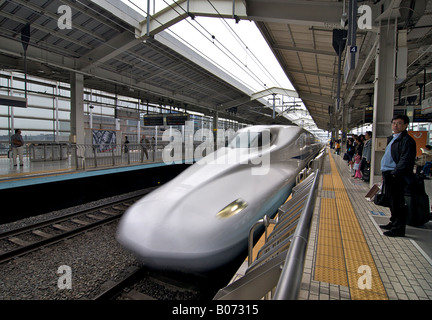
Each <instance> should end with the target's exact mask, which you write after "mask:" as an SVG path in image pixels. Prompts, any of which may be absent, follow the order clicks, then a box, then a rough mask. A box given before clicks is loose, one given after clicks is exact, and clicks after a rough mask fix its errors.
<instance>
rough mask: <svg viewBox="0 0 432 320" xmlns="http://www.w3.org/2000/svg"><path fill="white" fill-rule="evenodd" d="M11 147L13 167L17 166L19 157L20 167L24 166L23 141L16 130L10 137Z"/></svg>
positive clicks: (19, 132)
mask: <svg viewBox="0 0 432 320" xmlns="http://www.w3.org/2000/svg"><path fill="white" fill-rule="evenodd" d="M11 146H12V161H13V165H14V167H16V166H17V160H16V158H17V156H18V157H19V161H20V167H22V166H23V165H24V139H23V137H22V135H21V130H20V129H16V130H15V134H13V135H12V136H11Z"/></svg>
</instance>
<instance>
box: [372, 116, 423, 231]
mask: <svg viewBox="0 0 432 320" xmlns="http://www.w3.org/2000/svg"><path fill="white" fill-rule="evenodd" d="M391 124H392V130H393V135H392V136H390V137H388V138H387V147H386V150H385V153H384V156H383V158H382V159H381V171H382V176H383V184H384V186H385V192H386V195H387V197H388V198H389V199H390V211H391V217H390V223H389V224H387V225H381V226H380V227H381V228H382V229H385V230H387V231H386V232H384V235H386V236H389V237H404V236H405V227H406V222H407V216H408V208H407V206H406V205H405V198H404V192H405V188H406V186H407V185H408V184H412V183H414V181H415V175H414V172H413V170H414V163H415V158H416V153H417V151H416V143H415V141H414V139H413V138H412V137H410V135H409V134H408V132H407V130H406V129H407V127H408V125H409V118H408V117H407V116H405V115H397V116H394V117H393V119H392V122H391Z"/></svg>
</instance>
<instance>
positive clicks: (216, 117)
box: [213, 111, 219, 150]
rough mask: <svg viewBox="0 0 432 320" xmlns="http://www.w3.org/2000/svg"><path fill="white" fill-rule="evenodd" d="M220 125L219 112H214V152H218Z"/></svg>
mask: <svg viewBox="0 0 432 320" xmlns="http://www.w3.org/2000/svg"><path fill="white" fill-rule="evenodd" d="M218 123H219V111H214V112H213V139H214V140H213V142H214V144H213V145H214V150H217V147H218V143H217V142H218V141H217V138H218Z"/></svg>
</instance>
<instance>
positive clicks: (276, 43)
mask: <svg viewBox="0 0 432 320" xmlns="http://www.w3.org/2000/svg"><path fill="white" fill-rule="evenodd" d="M245 2H246V8H247V16H248V17H249V19H252V20H254V21H255V22H256V23H257V26H258V28H259V29H260V31H261V33H262V34H263V36H264V38H265V39H266V41H267V43H268V44H269V46H270V47H271V49H272V50H273V52H274V54H275V56H276V58H277V59H278V61H279V63H280V64H281V66H282V68H283V69H284V71H285V73H286V75H287V76H288V78H289V79H290V81H291V83H292V84H293V86H294V88H295V90H296V91H297V92H298V94H299V97H300V98H301V99H302V101H303V102H304V104H305V106H306V108H307V109H308V111H309V113H310V114H311V116H312V118H313V120H314V121H315V123H316V125H317V126H318V128H320V129H323V130H329V131H330V130H331V124H330V114H329V107H330V106H331V107H333V108H334V107H335V99H336V97H337V71H338V55H337V54H336V51H335V49H334V48H333V45H332V38H333V29H342V26H341V18H342V14H343V12H347V11H348V3H349V2H350V1H349V0H345V1H340V0H312V1H297V0H283V1H278V0H272V1H267V0H246V1H245ZM357 4H358V6H360V5H367V6H369V7H370V8H371V9H372V10H371V13H372V29H371V30H368V29H366V28H363V29H360V28H358V29H357V35H356V46H357V58H358V62H357V66H356V68H355V70H354V71H352V72H350V73H346V74H343V76H342V81H341V94H340V97H341V99H342V101H343V102H342V103H343V104H345V105H346V106H347V107H348V109H347V110H348V113H349V117H348V123H347V128H348V129H351V128H353V127H356V126H358V125H361V124H363V123H364V111H365V109H366V108H367V107H368V106H370V104H371V102H372V105H373V92H374V82H375V52H376V49H377V38H378V37H377V32H378V29H377V27H378V26H379V24H380V21H381V23H382V24H386V23H387V22H388V20H389V19H390V20H391V19H392V18H397V26H398V30H406V48H407V63H406V71H407V74H406V77H405V78H403V79H402V80H400V81H399V82H397V83H396V86H395V101H394V105H395V109H396V108H404V106H405V102H404V99H405V101H406V98H407V97H410V96H417V99H415V101H414V104H416V105H417V104H419V103H421V100H422V98H421V97H420V87H419V84H425V83H426V84H428V83H430V82H431V80H432V76H431V69H430V65H431V61H432V47H431V45H432V32H431V31H432V23H431V22H432V1H430V0H420V1H403V0H381V1H379V0H376V1H360V0H358V1H357ZM364 14H365V12H363V11H362V12H361V13H359V14H358V17H357V18H360V16H362V15H364ZM390 36H394V35H390ZM345 54H346V50H345V52H344V54H343V56H342V71H344V68H345V67H346V65H345V64H346V59H345ZM345 75H346V77H347V78H346V81H345ZM426 89H427V94H426V97H428V96H430V91H431V90H430V86H429V87H428V88H426ZM424 93H425V90H424V88H423V91H422V95H423V94H424ZM334 109H335V108H334ZM334 109H333V114H334V115H335V117H337V118H339V121H340V123H341V120H340V117H341V114H340V113H339V114H338V113H337V112H335V111H334ZM339 128H340V129H342V128H341V127H339Z"/></svg>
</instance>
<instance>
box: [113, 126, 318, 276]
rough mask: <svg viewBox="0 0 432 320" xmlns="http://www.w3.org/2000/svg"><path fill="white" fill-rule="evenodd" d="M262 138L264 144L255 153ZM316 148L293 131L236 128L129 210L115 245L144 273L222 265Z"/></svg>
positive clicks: (284, 195) (285, 193)
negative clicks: (145, 269)
mask: <svg viewBox="0 0 432 320" xmlns="http://www.w3.org/2000/svg"><path fill="white" fill-rule="evenodd" d="M268 133H270V137H269V140H270V143H269V144H267V145H266V146H265V147H261V146H260V147H256V144H257V143H260V142H258V140H259V139H260V137H261V136H264V137H266V136H267V137H268ZM244 137H251V139H250V140H251V141H249V140H248V139H244ZM265 140H266V139H264V140H263V141H264V142H265ZM267 140H268V139H267ZM251 145H252V146H251ZM254 145H255V147H254ZM321 147H322V145H321V143H319V142H318V141H317V140H316V139H315V137H314V136H313V135H311V134H310V133H308V132H307V131H305V130H304V129H302V128H300V127H296V126H276V125H275V126H254V127H248V128H244V129H241V130H239V131H238V132H237V134H236V136H235V137H234V139H233V140H231V142H230V143H229V145H228V146H227V147H224V148H220V149H219V150H218V151H216V152H215V153H213V154H210V155H208V156H207V157H205V158H202V159H201V160H200V161H198V162H197V163H195V164H193V165H192V166H190V167H189V168H187V169H186V170H185V171H183V172H182V173H181V174H180V175H178V176H177V177H176V178H174V179H173V180H171V181H170V182H168V183H166V184H165V185H163V186H161V187H160V188H158V189H157V190H155V191H153V192H152V193H150V194H148V195H146V196H145V197H143V198H142V199H141V200H139V201H138V202H137V203H135V204H134V205H133V206H132V207H131V208H129V209H128V211H127V212H126V213H125V215H124V216H123V217H122V219H121V221H120V224H119V227H118V232H117V239H118V241H119V242H120V243H121V244H122V245H123V246H124V247H126V248H128V249H130V250H131V251H133V252H134V253H135V254H136V255H137V256H138V257H139V258H140V259H141V260H142V261H143V263H144V264H145V265H147V266H149V267H153V268H160V269H164V270H178V271H184V272H191V273H204V272H207V271H211V270H214V269H217V268H219V267H221V266H224V265H225V264H227V263H229V262H230V261H232V260H233V259H234V258H235V257H236V256H238V255H239V254H241V253H242V252H244V250H245V248H246V247H247V243H248V241H247V239H248V234H249V230H250V228H251V226H252V225H253V224H254V223H255V222H256V221H257V220H259V219H261V218H262V217H263V216H264V215H266V214H267V215H270V216H271V215H272V214H274V213H276V211H277V208H278V207H279V206H280V205H281V204H283V202H284V201H285V200H286V199H287V197H288V196H289V194H290V193H291V188H292V187H293V186H294V184H295V178H296V176H297V174H298V173H299V171H301V170H302V169H303V168H304V167H305V166H306V165H307V164H308V162H309V161H310V160H311V159H313V158H314V157H315V156H316V154H317V153H318V151H319V150H320V148H321ZM267 161H268V162H267ZM252 169H254V170H252Z"/></svg>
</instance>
